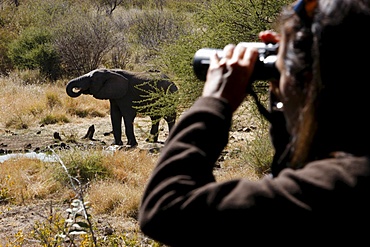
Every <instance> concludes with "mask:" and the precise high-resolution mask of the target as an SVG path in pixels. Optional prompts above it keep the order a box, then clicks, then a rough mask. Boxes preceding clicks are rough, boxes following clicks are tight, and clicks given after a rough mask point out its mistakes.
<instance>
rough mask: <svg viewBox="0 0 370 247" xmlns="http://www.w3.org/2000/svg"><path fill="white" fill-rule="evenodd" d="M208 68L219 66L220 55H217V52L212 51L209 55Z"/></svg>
mask: <svg viewBox="0 0 370 247" xmlns="http://www.w3.org/2000/svg"><path fill="white" fill-rule="evenodd" d="M209 60H210V62H209V68H217V67H219V63H220V57H219V56H218V54H217V52H216V51H215V52H213V53H212V54H211V55H210V57H209Z"/></svg>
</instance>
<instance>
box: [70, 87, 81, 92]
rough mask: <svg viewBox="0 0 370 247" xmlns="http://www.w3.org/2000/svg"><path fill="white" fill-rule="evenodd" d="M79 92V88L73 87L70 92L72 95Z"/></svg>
mask: <svg viewBox="0 0 370 247" xmlns="http://www.w3.org/2000/svg"><path fill="white" fill-rule="evenodd" d="M80 91H81V88H80V87H74V88H72V92H73V93H79V92H80Z"/></svg>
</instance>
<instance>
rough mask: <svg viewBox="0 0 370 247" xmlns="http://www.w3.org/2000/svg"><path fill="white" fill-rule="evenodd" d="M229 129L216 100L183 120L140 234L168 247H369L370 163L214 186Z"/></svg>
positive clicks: (158, 173)
mask: <svg viewBox="0 0 370 247" xmlns="http://www.w3.org/2000/svg"><path fill="white" fill-rule="evenodd" d="M231 121H232V112H231V109H230V108H229V106H228V105H227V104H226V103H225V102H222V101H220V100H217V99H214V98H199V99H198V100H197V101H196V102H195V104H194V105H193V107H192V108H190V109H189V110H188V112H187V113H185V114H184V115H183V116H182V118H181V119H180V121H179V122H178V123H177V125H176V127H175V129H173V131H172V132H171V133H170V136H169V138H168V139H167V141H166V145H165V147H164V148H163V150H162V152H161V156H160V158H159V161H158V164H157V166H156V168H155V169H154V172H153V174H152V176H151V178H150V181H149V182H148V185H147V187H146V190H145V192H144V194H143V198H142V203H141V205H140V211H139V223H140V227H141V230H142V231H143V233H145V234H146V235H147V236H149V237H151V238H152V239H155V240H157V241H159V242H162V243H164V244H166V245H169V246H189V247H191V246H210V247H214V246H224V247H226V246H251V245H252V246H267V245H270V244H273V245H274V246H277V245H278V246H312V245H315V246H324V245H328V244H330V246H335V245H339V244H340V245H341V246H343V245H346V244H348V245H347V246H358V245H359V243H363V244H366V245H368V242H370V241H369V239H370V226H368V225H367V224H369V223H370V221H369V219H370V203H369V199H370V198H369V197H370V184H369V181H370V180H369V175H370V162H369V157H354V156H351V155H349V154H346V155H343V156H338V157H335V158H327V159H323V160H318V161H315V162H311V163H309V164H307V165H306V166H305V167H304V168H302V169H299V170H292V169H288V168H286V169H284V170H282V171H281V172H280V173H279V175H278V176H276V177H275V178H272V177H264V178H262V179H261V180H259V181H249V180H248V179H235V180H230V181H226V182H216V181H215V177H214V176H213V166H214V164H215V162H216V160H217V159H218V157H219V155H220V153H221V151H222V150H223V148H224V147H225V146H226V144H227V142H228V133H229V128H230V126H231ZM338 151H340V150H338Z"/></svg>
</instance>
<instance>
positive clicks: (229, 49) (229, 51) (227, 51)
mask: <svg viewBox="0 0 370 247" xmlns="http://www.w3.org/2000/svg"><path fill="white" fill-rule="evenodd" d="M234 49H235V45H234V44H228V45H226V46H225V47H224V57H225V58H227V59H230V58H231V57H232V56H233V53H234Z"/></svg>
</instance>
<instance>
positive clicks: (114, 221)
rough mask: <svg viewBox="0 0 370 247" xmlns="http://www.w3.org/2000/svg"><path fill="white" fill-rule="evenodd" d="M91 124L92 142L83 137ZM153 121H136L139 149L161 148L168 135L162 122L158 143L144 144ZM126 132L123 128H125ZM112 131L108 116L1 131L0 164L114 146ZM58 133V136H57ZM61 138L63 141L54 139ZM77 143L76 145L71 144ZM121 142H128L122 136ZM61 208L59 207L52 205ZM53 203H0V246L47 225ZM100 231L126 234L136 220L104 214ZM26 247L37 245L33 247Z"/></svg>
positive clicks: (147, 119)
mask: <svg viewBox="0 0 370 247" xmlns="http://www.w3.org/2000/svg"><path fill="white" fill-rule="evenodd" d="M91 125H94V128H95V132H94V135H93V138H92V139H89V138H85V139H84V138H83V137H84V136H85V135H86V134H87V131H88V129H89V127H90V126H91ZM149 128H150V119H149V118H148V117H142V118H141V117H137V118H136V119H135V135H136V138H137V141H138V143H139V144H138V147H137V148H141V149H151V148H154V147H155V148H157V149H158V148H161V147H162V146H163V143H164V141H165V140H166V138H167V135H168V128H167V125H166V123H165V122H164V121H163V122H161V123H160V134H159V143H155V144H151V143H147V142H146V141H145V138H146V136H147V134H148V133H149ZM122 130H123V131H124V128H123V129H122ZM110 132H111V122H110V118H109V116H107V117H104V118H93V119H87V118H86V119H81V118H79V119H75V120H73V121H72V122H71V123H65V124H53V125H45V126H35V127H30V128H28V129H25V130H9V129H4V128H0V165H1V162H3V161H4V159H6V157H10V156H12V155H13V156H14V155H15V154H17V155H18V154H19V153H23V154H32V153H42V152H43V151H48V150H49V148H53V149H58V148H63V147H65V146H66V145H68V146H73V145H75V146H76V145H79V146H81V147H91V146H93V147H102V148H109V147H115V146H111V145H110V144H111V143H112V142H113V140H114V138H113V135H112V134H109V133H110ZM55 133H58V134H59V135H58V134H55ZM58 136H59V137H60V139H58V138H55V137H58ZM70 140H74V142H70ZM122 140H123V142H124V143H125V141H126V139H125V136H124V134H123V136H122ZM53 207H58V205H53ZM50 208H51V205H50V201H48V200H45V201H40V202H37V203H36V204H32V205H21V206H14V205H2V204H1V203H0V247H2V246H9V245H6V244H9V240H8V238H9V237H10V236H13V235H14V234H15V233H17V232H18V231H19V230H22V231H26V230H29V229H32V227H33V226H34V223H35V222H36V221H39V222H45V216H46V215H49V214H50ZM98 221H99V222H100V223H99V226H100V227H101V229H100V230H101V231H106V230H107V229H108V230H109V229H115V230H120V229H121V231H124V232H127V231H130V229H134V228H135V225H136V224H137V223H136V222H135V221H133V220H130V219H123V218H114V217H111V216H108V215H101V216H100V218H99V219H98ZM26 246H38V245H37V244H36V243H35V244H34V245H26Z"/></svg>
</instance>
